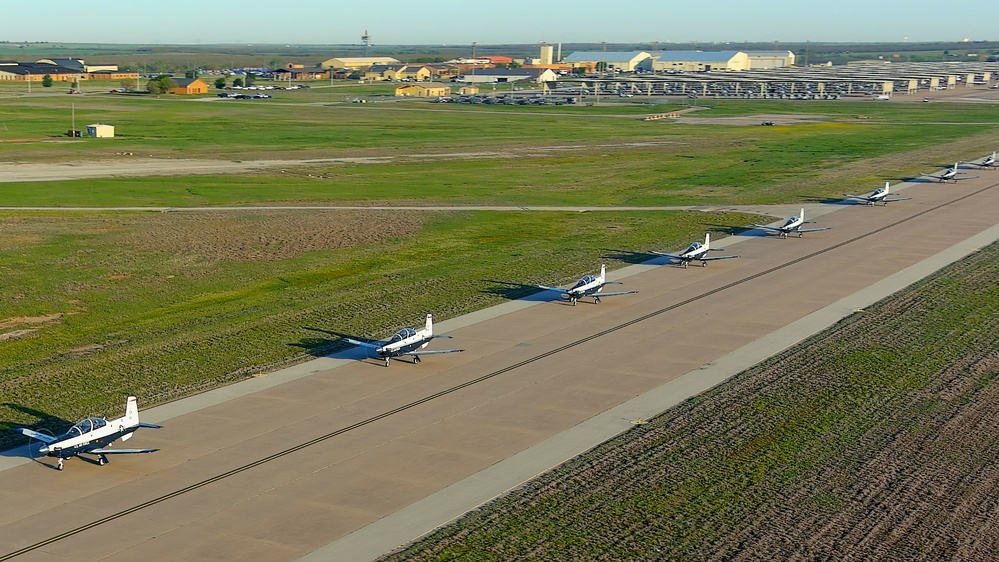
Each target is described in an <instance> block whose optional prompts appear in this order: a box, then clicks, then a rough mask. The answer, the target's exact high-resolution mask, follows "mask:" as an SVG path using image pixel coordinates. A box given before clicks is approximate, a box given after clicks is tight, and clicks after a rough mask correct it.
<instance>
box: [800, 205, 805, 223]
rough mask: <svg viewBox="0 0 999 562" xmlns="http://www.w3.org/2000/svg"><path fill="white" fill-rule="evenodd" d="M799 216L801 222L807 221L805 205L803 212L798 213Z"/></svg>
mask: <svg viewBox="0 0 999 562" xmlns="http://www.w3.org/2000/svg"><path fill="white" fill-rule="evenodd" d="M798 218H799V219H801V222H805V208H804V207H802V208H801V214H799V215H798Z"/></svg>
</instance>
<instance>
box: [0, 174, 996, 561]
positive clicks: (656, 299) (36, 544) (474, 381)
mask: <svg viewBox="0 0 999 562" xmlns="http://www.w3.org/2000/svg"><path fill="white" fill-rule="evenodd" d="M975 175H977V176H978V178H976V179H971V180H967V181H962V182H960V183H959V184H956V185H955V184H937V183H930V182H913V183H910V184H907V185H906V186H905V190H904V195H905V196H908V197H913V200H911V201H905V202H900V203H894V204H891V205H889V206H887V207H884V208H882V207H876V208H869V207H866V206H863V205H851V204H843V205H839V204H832V205H819V204H809V205H805V207H806V216H807V217H808V218H809V219H810V220H815V221H816V222H817V223H818V226H830V227H833V229H832V230H829V231H825V232H817V233H810V234H805V235H804V237H803V238H800V239H799V238H796V237H793V236H792V238H790V239H788V240H781V239H778V238H777V237H776V236H766V235H762V234H761V233H760V232H759V231H751V232H749V233H747V234H746V235H743V236H737V237H729V238H723V239H719V240H718V241H717V244H718V246H724V247H726V248H727V249H728V248H731V250H730V251H733V252H735V253H738V254H740V255H741V256H742V257H741V259H738V260H728V261H725V262H719V263H717V264H711V265H709V266H707V267H705V268H701V267H696V266H694V267H691V268H689V269H687V270H683V269H680V268H678V267H675V266H671V265H664V264H665V263H666V260H655V261H653V262H650V263H646V264H642V265H634V266H631V267H628V268H625V269H623V270H618V271H616V272H614V274H615V275H616V276H617V277H612V278H616V279H619V280H620V281H621V282H622V283H623V285H622V287H623V288H624V289H627V290H638V291H639V293H638V294H635V295H626V296H621V297H614V298H607V299H605V300H604V302H602V303H601V304H600V305H593V304H590V303H589V302H580V303H579V304H578V305H577V306H575V307H571V306H569V305H568V304H566V303H563V302H560V301H558V300H557V299H555V298H554V297H553V295H551V294H550V293H539V294H537V295H535V296H533V297H530V298H528V299H526V300H521V301H512V302H509V303H506V304H504V305H500V306H498V307H494V308H491V309H487V310H483V311H480V312H477V313H473V314H471V315H467V316H464V317H459V318H456V319H453V320H451V321H448V322H445V323H441V324H440V325H439V326H438V331H439V332H440V333H447V334H449V335H452V336H453V337H454V340H452V341H451V343H452V344H454V345H455V347H460V348H463V349H465V350H466V351H465V352H464V353H461V354H455V355H450V356H438V357H431V358H428V359H426V360H424V361H423V362H422V363H420V364H418V365H413V364H406V363H407V361H393V364H392V366H391V367H390V368H385V367H383V366H382V365H381V363H380V362H379V361H377V360H373V359H365V357H364V355H363V353H362V352H360V351H351V352H346V353H344V354H340V355H337V356H335V357H332V358H323V359H319V360H317V361H316V362H312V363H306V364H302V365H298V366H296V367H294V368H292V369H289V370H287V371H283V372H275V373H270V374H268V375H266V376H260V377H257V378H254V379H252V380H250V381H247V382H244V383H240V384H237V385H233V386H230V387H225V388H222V389H219V390H216V391H212V392H209V393H205V394H202V395H199V396H196V397H194V398H191V399H188V400H184V401H178V402H174V403H171V404H167V405H165V406H161V407H158V408H153V409H150V410H143V411H142V419H143V421H149V422H153V423H163V425H164V426H165V427H164V429H162V430H158V431H153V430H143V431H141V432H139V433H138V434H137V435H136V437H135V441H132V442H131V443H130V445H131V444H132V443H141V446H145V447H158V448H160V449H162V450H161V451H160V452H158V453H155V454H152V455H137V456H130V457H124V458H122V457H119V458H115V459H114V460H113V462H112V463H111V464H110V465H108V466H105V467H98V466H96V465H92V464H90V463H87V462H85V461H80V460H77V459H74V460H71V461H69V462H67V466H66V470H65V471H63V472H61V473H60V472H56V471H55V470H50V469H48V468H46V466H43V465H42V463H47V462H48V461H47V460H44V459H43V460H41V461H40V462H31V461H30V460H28V459H25V458H21V457H17V456H15V457H12V458H6V459H3V466H6V467H8V468H7V469H6V470H4V471H3V479H2V482H0V501H2V502H3V505H4V506H5V509H4V510H3V512H2V513H0V544H2V545H4V548H3V552H0V560H6V559H12V558H15V559H17V560H103V559H110V558H112V557H114V558H124V559H143V560H147V561H148V560H199V559H208V558H226V559H234V558H242V557H245V558H254V559H267V560H296V559H300V558H303V557H305V558H306V559H315V560H331V559H336V560H367V559H372V558H374V557H377V556H379V555H380V554H383V553H386V552H388V551H390V550H392V549H393V548H395V547H397V546H400V545H401V544H403V543H405V542H407V541H409V540H412V539H414V538H416V537H418V536H419V535H421V534H423V533H425V532H428V531H430V530H432V529H433V528H434V527H436V526H438V525H440V524H443V523H445V522H446V521H447V520H449V519H451V518H454V517H456V516H458V515H460V514H461V513H463V512H464V511H466V510H467V509H471V508H473V507H474V506H476V505H478V504H481V503H482V502H484V501H487V500H489V499H490V498H492V497H494V496H495V495H496V494H498V493H501V492H503V491H504V490H507V489H509V488H512V487H515V486H517V485H518V484H519V483H521V482H523V481H524V480H526V479H527V478H529V477H531V476H533V475H535V474H537V473H539V472H541V471H543V470H545V469H547V468H549V467H551V466H553V465H555V464H557V463H559V462H561V461H563V460H565V459H567V458H570V457H571V456H573V455H575V454H578V453H579V452H582V451H584V450H586V449H587V448H589V447H591V446H594V445H596V444H598V443H599V442H601V441H603V440H605V439H607V438H609V437H611V436H613V435H614V434H616V433H619V432H622V431H626V430H627V429H628V428H629V427H631V426H632V424H633V422H636V421H639V420H641V419H643V418H647V417H650V416H652V415H654V414H656V413H658V412H660V411H662V410H664V409H666V408H668V407H669V406H671V405H673V404H676V403H677V402H679V401H681V400H683V399H684V398H686V397H687V396H690V395H692V394H694V393H697V392H699V391H701V390H703V389H705V388H707V387H710V386H711V385H713V384H717V383H718V382H720V381H721V380H724V378H726V377H727V376H731V375H732V374H735V373H736V372H738V371H740V370H742V369H744V368H746V367H749V366H751V365H753V364H755V363H756V362H758V361H759V360H762V359H763V358H765V357H767V356H769V355H772V354H773V353H776V352H778V351H780V350H782V349H785V348H787V347H788V346H790V345H793V344H794V343H796V342H798V341H800V340H802V339H804V338H806V337H808V336H809V335H811V334H814V333H816V332H817V331H819V330H821V329H822V328H824V327H826V326H828V325H830V324H832V323H834V322H835V321H837V320H839V319H840V318H842V317H845V316H847V315H849V314H851V313H853V312H854V311H855V310H857V309H860V308H863V307H864V306H866V305H867V304H870V303H872V302H874V301H876V300H878V299H879V298H882V297H884V296H886V295H887V294H890V293H891V292H893V291H895V290H898V289H900V288H902V287H904V286H906V285H907V284H909V283H911V282H913V281H915V280H917V279H919V278H921V277H923V276H925V275H927V274H929V273H931V272H933V271H935V270H936V269H938V268H939V267H942V266H943V265H945V264H946V263H949V262H951V261H954V260H956V259H959V258H960V257H961V256H962V255H965V254H967V253H968V252H971V251H973V250H974V249H976V248H978V247H981V246H984V245H986V244H987V243H989V242H991V241H994V240H996V239H999V229H997V228H996V225H997V222H996V219H995V216H994V213H993V212H992V211H993V210H994V209H995V208H997V205H999V189H997V187H999V175H997V174H995V173H994V172H992V171H982V172H975ZM595 267H596V264H595ZM584 300H585V301H589V299H584ZM437 345H440V344H437ZM141 407H142V404H141V397H140V409H141ZM8 454H13V455H18V454H22V455H23V451H22V452H21V453H16V452H15V453H8ZM95 474H99V476H100V478H94V476H95ZM8 553H9V554H8ZM310 554H311V555H310Z"/></svg>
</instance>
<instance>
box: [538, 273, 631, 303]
mask: <svg viewBox="0 0 999 562" xmlns="http://www.w3.org/2000/svg"><path fill="white" fill-rule="evenodd" d="M620 284H621V283H619V282H617V281H607V266H606V265H605V264H600V275H598V276H596V277H594V276H592V275H584V276H583V278H582V279H580V280H579V281H576V284H575V285H573V286H572V287H569V288H568V289H560V288H558V287H549V286H548V285H535V287H537V288H539V289H546V290H548V291H556V292H557V293H559V295H560V296H561V297H562V298H563V299H568V300H569V301H571V302H572V306H576V301H578V300H579V299H581V298H583V297H586V296H592V297H593V304H600V297H616V296H618V295H631V294H634V293H637V292H638V291H617V292H614V293H603V292H601V291H603V289H604V286H605V285H620Z"/></svg>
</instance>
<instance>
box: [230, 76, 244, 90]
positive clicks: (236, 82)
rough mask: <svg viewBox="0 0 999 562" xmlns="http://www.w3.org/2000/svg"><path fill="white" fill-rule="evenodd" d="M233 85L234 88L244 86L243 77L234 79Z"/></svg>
mask: <svg viewBox="0 0 999 562" xmlns="http://www.w3.org/2000/svg"><path fill="white" fill-rule="evenodd" d="M232 86H233V88H242V87H243V79H242V78H236V79H235V80H233V81H232Z"/></svg>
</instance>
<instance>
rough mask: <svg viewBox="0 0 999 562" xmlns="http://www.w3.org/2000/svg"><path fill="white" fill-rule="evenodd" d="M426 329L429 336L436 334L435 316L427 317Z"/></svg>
mask: <svg viewBox="0 0 999 562" xmlns="http://www.w3.org/2000/svg"><path fill="white" fill-rule="evenodd" d="M425 329H426V330H427V333H428V334H433V333H434V315H433V314H428V315H427V324H426V328H425Z"/></svg>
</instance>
